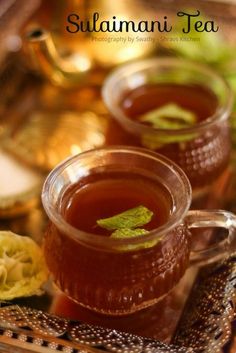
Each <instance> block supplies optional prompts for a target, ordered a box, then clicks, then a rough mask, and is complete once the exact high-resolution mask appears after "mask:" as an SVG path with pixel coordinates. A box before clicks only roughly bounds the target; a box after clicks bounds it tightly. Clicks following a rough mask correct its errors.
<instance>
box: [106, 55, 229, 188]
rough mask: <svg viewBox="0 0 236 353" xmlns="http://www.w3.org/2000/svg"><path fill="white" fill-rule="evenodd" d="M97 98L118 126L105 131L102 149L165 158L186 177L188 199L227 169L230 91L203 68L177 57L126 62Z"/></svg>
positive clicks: (224, 83) (113, 73)
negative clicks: (144, 151)
mask: <svg viewBox="0 0 236 353" xmlns="http://www.w3.org/2000/svg"><path fill="white" fill-rule="evenodd" d="M103 98H104V101H105V104H106V105H107V107H108V109H109V111H110V113H111V115H112V117H113V118H114V119H115V120H116V122H118V124H116V126H115V127H114V126H112V124H113V123H111V127H110V129H108V133H107V140H108V144H116V143H118V144H125V145H136V146H143V147H146V148H148V149H150V150H153V151H157V152H159V153H161V154H163V155H165V156H167V157H168V158H170V159H171V160H173V161H174V162H176V163H177V164H178V165H179V166H180V167H181V168H182V169H183V170H184V172H185V173H186V174H187V176H188V178H189V180H190V183H191V185H192V188H193V191H194V194H197V191H200V192H203V191H204V190H207V189H208V186H209V185H211V184H212V182H213V181H215V180H217V179H218V178H219V177H220V175H222V174H223V172H224V170H225V169H226V167H227V166H228V162H229V157H230V149H231V143H230V132H229V122H228V120H229V115H230V112H231V108H232V100H233V99H232V92H231V90H230V88H229V86H228V84H227V83H226V81H225V80H224V79H223V78H222V77H221V76H220V75H218V74H217V73H216V72H214V71H213V70H211V69H210V68H208V67H207V66H204V65H200V64H196V63H193V62H191V61H186V60H181V59H178V58H155V59H149V60H144V61H139V62H135V63H129V64H127V65H124V66H122V67H120V68H118V69H116V70H115V71H114V72H112V73H111V74H110V75H109V77H108V78H107V79H106V81H105V83H104V86H103ZM120 130H122V131H120Z"/></svg>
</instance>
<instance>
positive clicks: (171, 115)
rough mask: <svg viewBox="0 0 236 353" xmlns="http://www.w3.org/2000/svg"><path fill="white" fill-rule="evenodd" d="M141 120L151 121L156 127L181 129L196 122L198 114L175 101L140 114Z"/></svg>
mask: <svg viewBox="0 0 236 353" xmlns="http://www.w3.org/2000/svg"><path fill="white" fill-rule="evenodd" d="M139 119H140V121H143V122H148V123H151V124H152V126H153V127H154V128H161V129H181V128H184V127H188V126H191V125H193V124H195V123H196V121H197V118H196V115H195V114H194V113H193V112H192V111H189V110H187V109H184V108H182V107H180V106H178V105H177V104H175V103H169V104H166V105H163V106H162V107H159V108H157V109H154V110H151V111H149V112H147V113H146V114H144V115H142V116H140V118H139Z"/></svg>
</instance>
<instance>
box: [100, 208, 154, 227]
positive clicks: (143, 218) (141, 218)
mask: <svg viewBox="0 0 236 353" xmlns="http://www.w3.org/2000/svg"><path fill="white" fill-rule="evenodd" d="M152 216H153V212H152V211H150V210H149V209H148V208H146V207H144V206H138V207H135V208H131V209H130V210H127V211H125V212H122V213H119V214H117V215H115V216H113V217H109V218H103V219H99V220H98V221H97V224H98V225H99V226H100V227H102V228H105V229H107V230H117V229H123V228H126V229H127V228H128V229H132V228H137V227H141V226H143V225H145V224H147V223H149V222H150V221H151V219H152Z"/></svg>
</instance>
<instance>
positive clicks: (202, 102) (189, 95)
mask: <svg viewBox="0 0 236 353" xmlns="http://www.w3.org/2000/svg"><path fill="white" fill-rule="evenodd" d="M169 103H175V104H177V105H178V106H180V107H182V108H184V109H186V110H189V111H191V112H193V113H194V114H195V115H196V118H197V122H200V121H203V120H205V119H207V118H209V117H211V116H212V115H213V114H214V113H215V111H216V108H217V105H218V100H217V97H216V96H215V94H214V93H213V92H211V91H210V90H208V89H207V88H205V87H203V86H200V85H183V84H182V85H180V84H164V83H163V84H156V85H151V84H147V85H144V86H140V87H138V88H136V89H134V90H132V91H130V92H127V93H126V94H125V95H124V97H123V99H122V100H121V103H120V104H121V106H122V109H123V110H124V112H125V113H126V114H127V116H129V117H130V118H131V119H135V120H136V119H137V120H138V117H139V116H141V115H143V114H145V113H147V112H149V111H151V110H153V109H156V108H159V107H161V106H164V105H166V104H169Z"/></svg>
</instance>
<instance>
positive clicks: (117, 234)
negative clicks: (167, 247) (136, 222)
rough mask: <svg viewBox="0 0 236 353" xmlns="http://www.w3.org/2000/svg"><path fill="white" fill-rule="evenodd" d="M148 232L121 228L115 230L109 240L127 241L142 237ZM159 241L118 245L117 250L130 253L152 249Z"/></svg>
mask: <svg viewBox="0 0 236 353" xmlns="http://www.w3.org/2000/svg"><path fill="white" fill-rule="evenodd" d="M148 233H149V232H148V230H146V229H143V228H136V229H129V228H122V229H117V230H115V231H114V232H113V233H112V234H111V238H113V239H127V238H133V237H138V236H142V235H145V234H148ZM158 241H159V239H155V240H150V241H144V242H142V243H141V244H130V245H127V244H126V245H120V246H119V249H120V250H121V251H130V250H140V249H148V248H151V247H153V246H154V245H156V244H157V243H158Z"/></svg>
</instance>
